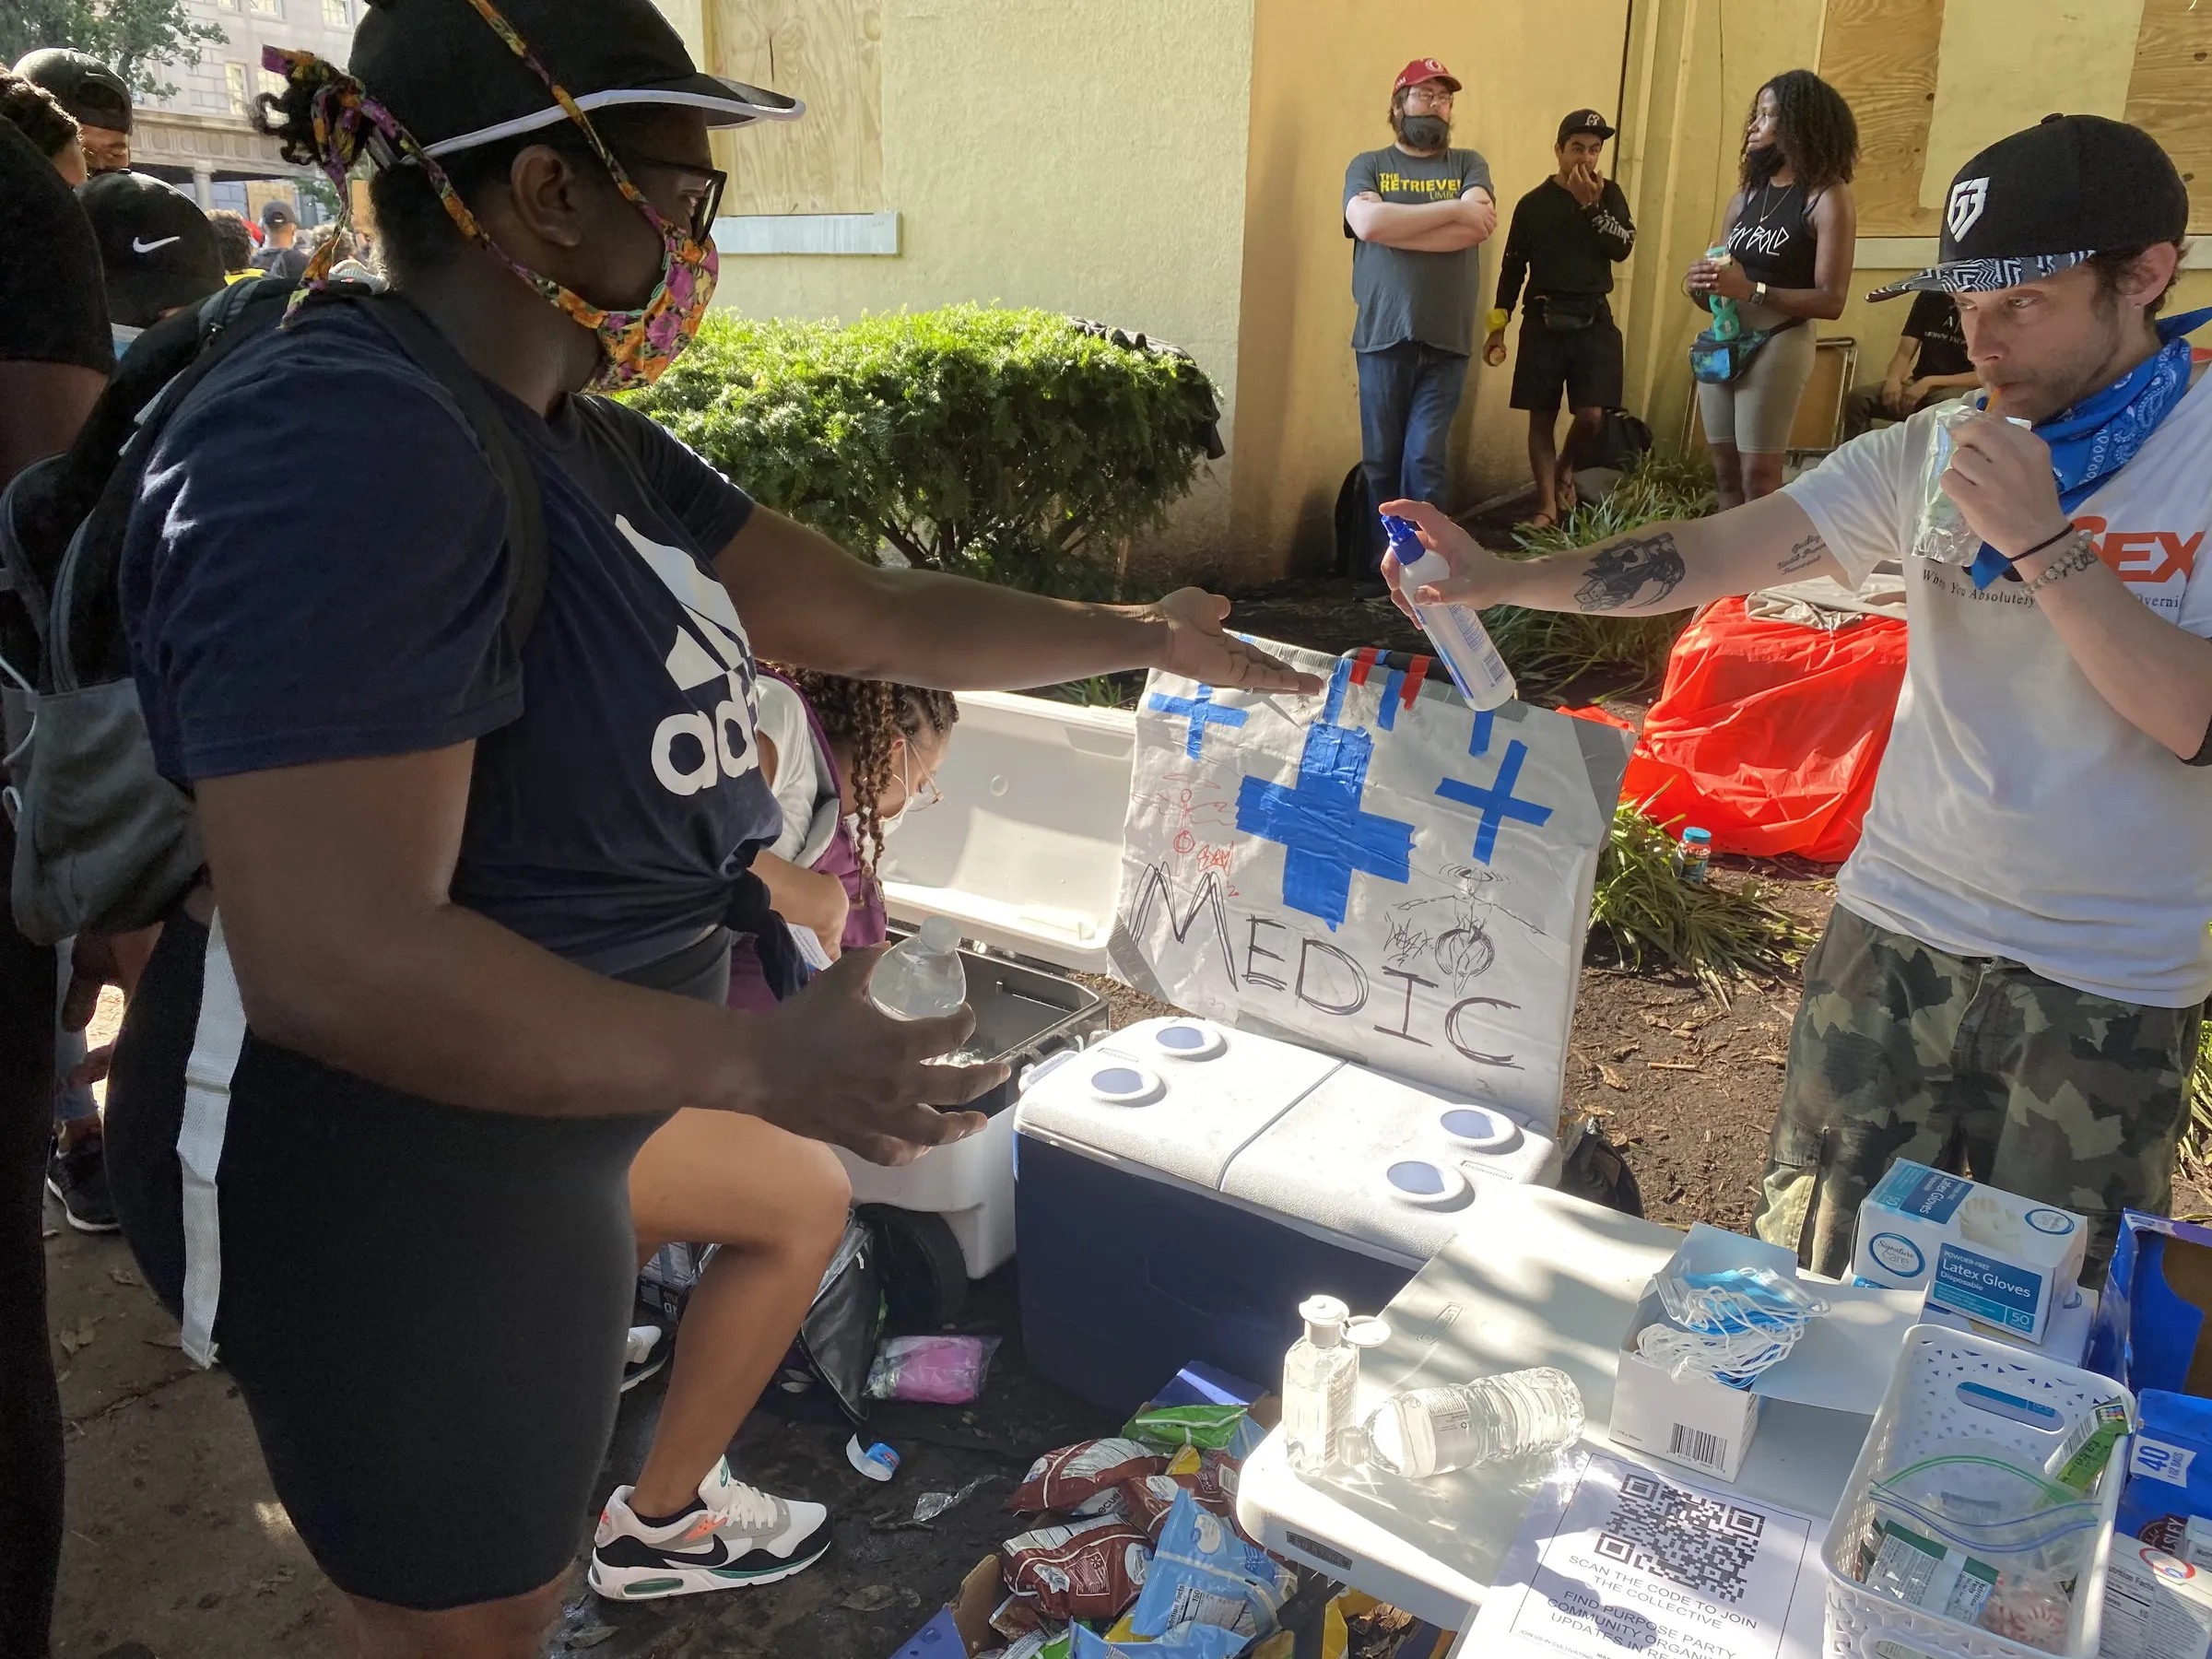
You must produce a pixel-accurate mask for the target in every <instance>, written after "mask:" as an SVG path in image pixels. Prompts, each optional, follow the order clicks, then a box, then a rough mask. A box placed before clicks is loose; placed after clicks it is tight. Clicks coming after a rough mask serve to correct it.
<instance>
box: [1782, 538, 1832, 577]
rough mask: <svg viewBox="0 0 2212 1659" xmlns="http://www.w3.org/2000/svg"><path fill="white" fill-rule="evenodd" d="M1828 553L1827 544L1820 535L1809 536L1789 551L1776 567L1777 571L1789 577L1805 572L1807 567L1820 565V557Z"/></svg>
mask: <svg viewBox="0 0 2212 1659" xmlns="http://www.w3.org/2000/svg"><path fill="white" fill-rule="evenodd" d="M1827 551H1828V544H1827V543H1826V542H1824V541H1822V540H1821V539H1820V538H1819V537H1818V535H1808V536H1806V538H1805V539H1804V540H1803V541H1801V542H1799V543H1798V544H1797V545H1796V546H1795V547H1792V548H1791V549H1790V550H1789V552H1788V554H1787V555H1786V556H1785V557H1784V558H1783V561H1782V562H1781V563H1780V564H1778V565H1776V566H1775V567H1774V569H1775V571H1776V573H1777V574H1780V575H1783V576H1787V575H1789V574H1791V573H1792V572H1793V571H1802V570H1804V569H1805V568H1806V566H1807V565H1816V564H1818V563H1819V562H1820V556H1821V555H1822V554H1823V553H1826V552H1827Z"/></svg>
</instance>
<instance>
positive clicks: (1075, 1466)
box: [1006, 1440, 1168, 1515]
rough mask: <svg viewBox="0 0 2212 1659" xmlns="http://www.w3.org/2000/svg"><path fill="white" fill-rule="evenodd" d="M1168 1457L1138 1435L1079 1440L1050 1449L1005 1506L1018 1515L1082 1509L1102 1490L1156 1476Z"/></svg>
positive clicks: (1075, 1511) (1023, 1479) (1033, 1465)
mask: <svg viewBox="0 0 2212 1659" xmlns="http://www.w3.org/2000/svg"><path fill="white" fill-rule="evenodd" d="M1167 1463H1168V1460H1167V1459H1166V1458H1165V1457H1162V1456H1161V1455H1160V1454H1159V1453H1157V1452H1155V1451H1153V1450H1152V1448H1151V1447H1149V1446H1143V1445H1139V1444H1138V1443H1137V1442H1136V1441H1133V1440H1091V1441H1077V1442H1076V1443H1075V1444H1074V1445H1072V1446H1062V1447H1060V1448H1059V1449H1058V1450H1057V1451H1053V1452H1047V1453H1045V1454H1044V1455H1043V1456H1042V1457H1041V1458H1039V1459H1038V1460H1037V1461H1036V1462H1035V1463H1033V1464H1031V1465H1030V1472H1029V1473H1028V1474H1027V1475H1025V1476H1023V1477H1022V1480H1021V1484H1020V1485H1019V1486H1018V1487H1016V1488H1014V1495H1013V1496H1012V1497H1010V1498H1008V1499H1007V1500H1006V1508H1007V1509H1008V1510H1009V1511H1010V1512H1013V1513H1014V1514H1017V1515H1041V1514H1044V1513H1046V1512H1059V1513H1064V1514H1065V1513H1077V1512H1081V1510H1082V1508H1083V1506H1084V1505H1086V1504H1088V1502H1089V1500H1092V1499H1094V1498H1096V1497H1098V1496H1099V1494H1100V1493H1101V1492H1105V1491H1108V1490H1110V1489H1111V1488H1114V1487H1118V1486H1120V1485H1121V1484H1122V1482H1124V1480H1135V1479H1136V1478H1137V1477H1139V1476H1143V1475H1157V1474H1159V1472H1160V1471H1161V1470H1162V1469H1164V1468H1166V1467H1167Z"/></svg>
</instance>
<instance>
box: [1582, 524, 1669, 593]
mask: <svg viewBox="0 0 2212 1659" xmlns="http://www.w3.org/2000/svg"><path fill="white" fill-rule="evenodd" d="M1684 573H1685V572H1684V571H1683V568H1682V554H1681V551H1680V549H1679V548H1677V547H1676V546H1675V538H1674V535H1672V533H1670V532H1668V531H1665V530H1662V531H1660V532H1659V534H1658V535H1624V536H1622V537H1621V538H1620V539H1619V540H1618V541H1616V542H1608V543H1607V544H1606V546H1604V547H1600V548H1599V549H1598V550H1597V554H1596V557H1594V559H1591V561H1590V562H1589V564H1588V565H1587V566H1586V567H1584V571H1583V585H1582V586H1580V587H1578V588H1576V589H1575V590H1574V602H1575V604H1576V605H1578V606H1581V607H1582V608H1583V610H1586V611H1615V610H1626V609H1629V608H1630V607H1631V606H1633V607H1636V608H1639V609H1641V608H1656V607H1657V606H1658V604H1659V602H1660V601H1661V600H1663V599H1665V597H1666V596H1667V595H1668V594H1671V593H1673V592H1674V591H1675V590H1676V589H1677V588H1678V587H1680V586H1681V585H1682V578H1683V575H1684ZM1647 588H1648V589H1653V590H1654V591H1653V592H1651V593H1649V594H1646V592H1645V590H1646V589H1647Z"/></svg>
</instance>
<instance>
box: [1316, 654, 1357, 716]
mask: <svg viewBox="0 0 2212 1659" xmlns="http://www.w3.org/2000/svg"><path fill="white" fill-rule="evenodd" d="M1351 683H1352V659H1351V658H1350V657H1338V658H1337V659H1336V667H1335V672H1334V673H1332V674H1331V675H1330V676H1329V698H1328V700H1327V701H1326V702H1324V703H1323V704H1322V705H1321V719H1322V724H1324V725H1335V724H1336V723H1337V721H1338V719H1339V718H1341V717H1342V715H1343V713H1344V693H1345V689H1346V688H1347V687H1348V686H1349V685H1350V684H1351Z"/></svg>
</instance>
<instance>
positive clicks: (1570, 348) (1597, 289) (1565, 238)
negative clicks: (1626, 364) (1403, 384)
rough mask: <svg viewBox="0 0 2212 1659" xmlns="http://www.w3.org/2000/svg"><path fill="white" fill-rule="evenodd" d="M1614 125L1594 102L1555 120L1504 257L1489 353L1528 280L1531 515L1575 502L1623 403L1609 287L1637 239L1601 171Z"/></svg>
mask: <svg viewBox="0 0 2212 1659" xmlns="http://www.w3.org/2000/svg"><path fill="white" fill-rule="evenodd" d="M1612 136H1613V129H1612V127H1610V126H1608V125H1607V124H1606V118H1605V117H1604V116H1603V115H1601V114H1599V113H1598V112H1596V111H1595V110H1576V111H1575V112H1573V113H1571V114H1570V115H1569V116H1568V117H1567V118H1566V119H1565V120H1564V121H1561V122H1560V123H1559V143H1558V144H1556V145H1554V146H1553V147H1552V154H1553V155H1555V156H1557V157H1558V158H1559V171H1558V172H1556V173H1554V174H1553V175H1552V176H1551V177H1550V178H1548V179H1547V180H1545V181H1544V182H1543V183H1541V184H1539V185H1537V186H1536V187H1535V189H1534V190H1532V191H1530V192H1529V193H1528V194H1526V195H1524V196H1523V197H1522V198H1521V200H1520V201H1519V202H1517V203H1516V204H1514V206H1513V222H1512V229H1509V230H1508V231H1507V232H1506V236H1505V257H1504V259H1503V260H1501V261H1500V263H1499V266H1498V305H1497V309H1496V310H1494V311H1492V312H1490V316H1489V338H1488V339H1487V340H1485V341H1484V342H1483V347H1482V360H1483V361H1484V362H1486V363H1488V364H1489V365H1490V366H1491V367H1492V368H1496V367H1497V366H1498V365H1499V364H1500V363H1502V362H1504V361H1505V324H1506V321H1507V319H1508V318H1510V317H1511V316H1512V314H1513V303H1514V301H1515V300H1519V299H1520V297H1521V285H1522V283H1523V281H1524V280H1525V281H1526V282H1527V284H1528V311H1527V312H1526V313H1525V314H1524V317H1523V318H1522V322H1521V352H1520V357H1519V359H1518V360H1517V361H1516V362H1515V363H1514V365H1513V395H1512V406H1513V407H1514V408H1516V409H1526V410H1527V411H1528V465H1529V470H1530V472H1531V473H1533V474H1534V475H1535V480H1536V512H1535V515H1534V516H1533V517H1532V518H1531V519H1530V521H1529V522H1530V523H1531V524H1535V525H1538V526H1542V525H1547V524H1555V523H1557V522H1558V521H1559V519H1560V518H1561V517H1563V516H1564V515H1565V514H1566V513H1567V512H1569V511H1570V510H1571V508H1572V507H1573V506H1574V469H1575V465H1576V464H1577V462H1579V461H1580V459H1581V458H1582V456H1583V454H1584V453H1587V452H1588V449H1589V446H1590V445H1591V444H1592V443H1593V442H1594V441H1595V440H1596V438H1597V434H1598V432H1599V430H1600V429H1602V428H1603V427H1604V425H1605V420H1606V410H1607V409H1609V408H1612V407H1613V406H1616V405H1617V404H1618V403H1619V402H1620V368H1621V344H1620V330H1619V329H1618V328H1617V327H1616V326H1614V323H1613V308H1612V307H1611V306H1609V305H1608V304H1606V295H1607V294H1609V293H1611V292H1612V291H1613V267H1614V266H1615V265H1618V264H1619V263H1620V262H1621V261H1622V260H1624V259H1626V258H1627V257H1628V256H1629V254H1630V252H1632V251H1633V250H1634V248H1635V246H1636V227H1635V226H1634V225H1633V224H1632V223H1630V219H1629V201H1628V198H1627V197H1626V196H1624V195H1622V194H1620V186H1619V185H1618V184H1616V183H1615V182H1613V181H1612V180H1610V179H1608V178H1606V176H1605V175H1604V174H1603V173H1602V172H1600V171H1598V167H1597V162H1598V157H1599V156H1600V155H1601V154H1602V153H1603V152H1604V150H1605V147H1606V139H1608V138H1610V137H1612ZM1562 388H1563V389H1564V390H1565V392H1566V394H1567V406H1568V408H1569V409H1570V410H1571V411H1572V413H1573V421H1572V424H1571V425H1570V426H1569V427H1568V429H1567V442H1566V446H1565V447H1564V448H1563V449H1559V450H1557V451H1555V450H1554V448H1553V434H1554V430H1555V429H1556V428H1557V427H1558V425H1559V394H1560V391H1561V389H1562Z"/></svg>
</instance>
